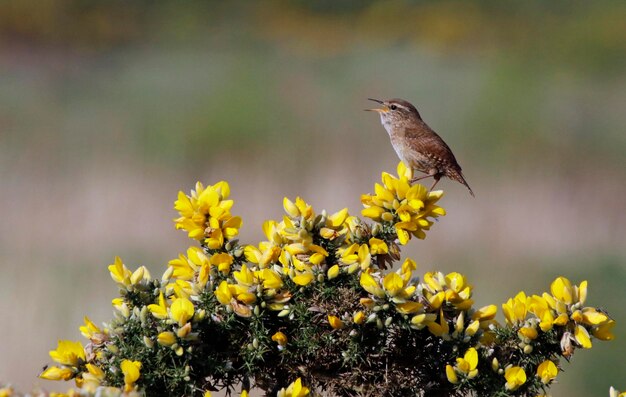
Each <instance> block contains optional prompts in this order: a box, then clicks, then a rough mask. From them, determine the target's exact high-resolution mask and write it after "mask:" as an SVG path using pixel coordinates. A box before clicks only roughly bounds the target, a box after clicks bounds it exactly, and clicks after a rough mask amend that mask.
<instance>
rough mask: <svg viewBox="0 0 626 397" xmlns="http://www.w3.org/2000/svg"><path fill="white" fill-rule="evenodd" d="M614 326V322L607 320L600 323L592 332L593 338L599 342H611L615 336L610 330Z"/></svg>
mask: <svg viewBox="0 0 626 397" xmlns="http://www.w3.org/2000/svg"><path fill="white" fill-rule="evenodd" d="M614 326H615V320H608V321H606V322H604V323H601V324H600V325H598V326H597V327H594V328H593V330H592V333H593V336H595V337H596V338H598V339H600V340H613V339H615V336H614V335H613V333H612V332H611V329H612V328H613V327H614Z"/></svg>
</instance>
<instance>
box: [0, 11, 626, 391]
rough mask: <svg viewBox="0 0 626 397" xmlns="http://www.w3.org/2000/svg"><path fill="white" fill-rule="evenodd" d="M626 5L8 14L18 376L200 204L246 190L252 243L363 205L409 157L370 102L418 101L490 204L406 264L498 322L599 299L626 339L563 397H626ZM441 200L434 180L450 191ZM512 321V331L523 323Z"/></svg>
mask: <svg viewBox="0 0 626 397" xmlns="http://www.w3.org/2000/svg"><path fill="white" fill-rule="evenodd" d="M625 20H626V2H616V1H604V0H597V1H594V2H571V1H564V0H563V1H561V0H555V1H550V2H547V1H536V0H530V1H524V2H515V1H491V0H483V1H476V2H461V1H438V2H426V1H384V2H383V1H379V2H377V1H364V0H344V1H331V0H318V1H305V0H299V1H289V2H287V1H283V2H278V1H266V2H246V1H234V2H218V1H215V2H197V1H187V2H184V3H181V2H174V1H161V2H153V1H147V0H144V1H140V0H136V1H133V2H126V1H109V2H100V1H86V0H85V1H70V0H38V1H35V0H21V1H17V0H15V1H13V0H9V1H2V2H0V214H1V219H2V220H1V221H0V318H1V319H2V326H1V327H0V357H2V359H1V360H0V381H5V382H6V381H9V382H12V383H13V384H14V385H16V386H17V387H18V388H19V389H21V390H30V389H31V388H32V387H34V386H44V387H47V388H50V389H53V390H54V389H57V390H58V389H61V390H64V389H66V388H67V387H69V384H68V385H67V387H66V385H64V384H58V383H53V382H45V381H41V380H38V379H37V377H36V376H37V374H38V373H39V371H40V369H41V367H42V366H43V365H44V364H46V363H49V362H50V359H49V357H48V354H47V353H48V351H49V350H51V349H53V348H55V347H56V341H57V339H72V340H79V339H81V340H82V337H81V336H80V333H79V331H78V326H79V325H81V324H82V317H83V316H84V315H89V316H90V318H91V319H92V320H94V321H95V322H96V323H101V322H103V321H108V320H109V319H110V317H111V306H110V299H111V298H113V297H115V296H116V294H117V290H116V287H115V285H114V284H113V282H112V281H111V280H110V278H109V274H108V271H107V265H108V264H110V263H112V262H113V258H114V256H116V255H119V256H121V257H122V259H123V260H124V262H125V263H126V264H127V265H128V266H129V267H131V268H133V269H134V268H136V267H137V266H139V265H146V266H147V267H148V268H149V269H151V271H152V272H153V275H160V274H161V273H162V271H163V270H164V269H165V266H166V264H167V262H168V261H169V260H170V259H172V258H175V257H176V256H177V255H178V253H179V252H184V250H186V248H187V247H188V245H189V244H192V243H191V242H190V241H189V240H187V238H186V237H185V233H183V232H177V231H176V230H174V228H173V224H172V222H171V220H172V218H174V217H175V216H176V213H175V212H174V210H173V202H174V200H175V199H176V194H177V192H178V190H184V191H186V192H188V191H189V190H190V189H191V188H193V185H194V183H195V182H196V181H198V180H199V181H203V182H204V183H208V184H212V183H214V182H217V181H219V180H222V179H225V180H228V181H229V182H230V183H231V188H232V197H233V198H234V199H235V207H234V209H233V213H234V214H240V215H242V216H243V219H244V228H243V230H242V233H241V238H242V241H243V242H256V241H257V240H258V239H260V238H261V237H262V233H261V224H262V222H263V220H265V219H269V218H274V219H276V218H279V217H280V216H281V214H282V204H281V203H282V197H283V196H289V197H291V198H294V197H295V196H296V195H300V196H302V197H303V198H305V199H306V200H307V201H309V202H310V203H311V204H312V205H313V206H314V208H315V209H316V210H318V211H319V210H321V209H323V208H326V209H327V210H328V211H332V212H334V211H336V210H339V209H341V208H343V207H346V206H347V207H349V209H350V212H351V213H354V214H359V213H360V209H361V205H360V200H359V198H360V194H361V193H368V192H372V191H373V185H374V183H375V182H377V181H379V179H380V172H381V171H389V172H395V167H396V165H397V162H398V159H397V158H396V155H395V153H394V151H393V149H392V148H391V145H390V144H389V139H388V136H387V134H386V132H385V131H384V129H383V127H382V126H381V125H380V121H379V119H378V117H377V116H376V115H374V114H370V113H365V112H363V109H364V108H367V107H370V105H371V103H370V102H368V101H367V100H366V98H367V97H374V98H390V97H400V98H405V99H407V100H409V101H411V102H413V103H414V104H415V105H416V106H417V108H418V109H419V110H420V112H421V114H422V116H423V118H424V120H425V121H426V122H427V123H429V124H430V126H431V127H433V129H435V131H437V132H439V133H440V134H441V135H442V136H443V137H444V139H445V140H446V141H447V142H448V144H449V145H450V146H451V147H452V149H453V150H454V153H455V154H456V157H457V159H458V160H459V162H460V163H461V165H462V166H463V169H464V172H465V175H466V177H467V179H468V181H469V183H470V185H471V186H472V188H473V189H474V191H475V192H476V198H475V199H474V198H472V197H471V196H470V195H469V194H468V192H467V191H466V190H465V188H464V187H463V186H462V185H460V184H458V183H455V182H451V181H449V180H444V181H442V182H441V183H440V185H439V187H440V188H443V189H444V190H445V191H446V197H444V199H443V200H442V205H443V206H444V207H445V208H446V209H447V210H448V216H446V217H444V218H442V219H441V220H440V222H439V223H438V224H436V225H435V226H434V227H433V229H432V231H431V232H430V233H429V234H428V237H427V238H426V240H424V241H415V242H412V243H411V244H410V245H409V246H408V247H407V248H406V249H405V251H404V252H403V254H404V255H405V256H406V255H408V256H411V257H413V258H414V259H416V261H417V262H418V263H419V266H420V268H419V270H420V271H422V272H425V271H429V270H433V269H437V270H441V271H444V272H450V271H460V272H462V273H464V274H466V275H467V276H468V278H469V280H470V282H471V283H472V284H473V285H474V288H475V301H476V304H477V305H478V306H482V305H486V304H490V303H496V304H500V303H502V302H505V301H506V300H507V299H508V298H509V297H510V296H514V295H515V294H516V293H517V292H518V291H520V290H524V291H526V292H527V293H540V292H542V291H545V290H548V289H549V284H550V282H551V281H552V280H553V278H554V277H556V276H558V275H565V276H567V277H569V278H570V279H571V280H572V281H573V282H576V283H579V282H580V281H582V280H589V298H588V303H589V304H590V305H594V306H601V307H603V308H605V309H606V310H608V311H609V312H610V313H611V314H612V315H613V316H614V318H615V319H616V320H617V327H616V328H615V334H616V340H615V341H613V342H595V343H594V347H593V349H592V351H578V352H577V353H576V355H575V356H574V358H573V362H572V363H571V364H568V363H566V362H564V363H563V367H564V370H565V372H564V373H562V374H560V375H559V378H558V381H559V383H558V384H557V385H556V386H554V387H553V389H552V394H553V395H554V396H606V395H608V389H609V386H611V385H614V386H615V387H617V388H619V389H626V378H625V377H624V368H626V359H625V358H624V355H623V352H624V351H626V332H625V331H624V330H625V329H626V306H625V304H624V302H626V288H624V282H626V237H625V236H626V199H625V197H626V154H625V153H626V40H625V38H626V24H625V23H624V21H625ZM429 183H430V182H429ZM500 319H501V320H502V317H501V314H500Z"/></svg>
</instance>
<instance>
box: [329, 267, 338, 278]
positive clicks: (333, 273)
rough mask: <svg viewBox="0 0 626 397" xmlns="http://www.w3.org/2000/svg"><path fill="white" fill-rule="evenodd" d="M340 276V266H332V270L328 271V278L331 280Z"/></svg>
mask: <svg viewBox="0 0 626 397" xmlns="http://www.w3.org/2000/svg"><path fill="white" fill-rule="evenodd" d="M338 275H339V265H333V266H331V267H330V269H328V272H326V277H328V279H329V280H332V279H334V278H335V277H337V276H338Z"/></svg>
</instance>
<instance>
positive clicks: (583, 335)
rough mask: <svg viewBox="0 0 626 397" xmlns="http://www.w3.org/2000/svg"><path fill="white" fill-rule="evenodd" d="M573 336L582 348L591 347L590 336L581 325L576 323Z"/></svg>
mask: <svg viewBox="0 0 626 397" xmlns="http://www.w3.org/2000/svg"><path fill="white" fill-rule="evenodd" d="M574 338H575V339H576V342H578V343H579V344H580V346H582V347H583V348H584V349H591V338H590V337H589V332H587V329H586V328H585V327H583V326H582V325H577V326H576V328H575V329H574Z"/></svg>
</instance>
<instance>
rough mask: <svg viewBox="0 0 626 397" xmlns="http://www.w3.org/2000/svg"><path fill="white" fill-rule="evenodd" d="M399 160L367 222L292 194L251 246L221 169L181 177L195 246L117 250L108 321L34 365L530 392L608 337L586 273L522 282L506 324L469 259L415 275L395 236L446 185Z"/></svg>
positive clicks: (338, 389)
mask: <svg viewBox="0 0 626 397" xmlns="http://www.w3.org/2000/svg"><path fill="white" fill-rule="evenodd" d="M397 173H398V175H397V176H392V175H390V174H388V173H383V174H382V184H376V185H375V188H374V194H366V195H363V196H362V197H361V201H362V203H363V205H364V207H365V208H364V209H363V210H362V216H363V217H364V218H368V221H365V220H363V219H361V218H359V217H356V216H352V215H349V214H348V211H347V209H343V210H341V211H338V212H336V213H333V214H328V213H326V212H324V211H322V212H321V213H319V214H318V213H316V212H315V211H314V210H313V208H312V207H311V206H310V205H309V204H307V203H306V202H305V201H304V200H303V199H301V198H296V199H295V200H294V201H291V200H289V199H287V198H285V199H284V201H283V206H284V209H285V212H286V214H285V215H284V217H283V219H282V220H280V221H273V220H269V221H266V222H265V223H264V224H263V232H264V233H265V236H266V238H267V240H266V241H262V242H260V243H259V244H258V245H243V244H241V243H239V241H238V240H237V239H236V237H237V235H238V233H239V229H240V227H241V225H242V220H241V218H240V217H238V216H234V215H233V214H232V213H231V211H232V210H233V201H232V200H230V199H229V193H230V192H229V185H228V183H226V182H218V183H216V184H215V185H210V186H203V185H202V184H200V183H198V184H196V187H195V190H193V191H191V194H190V195H187V194H185V193H183V192H180V193H179V194H178V199H177V200H176V203H175V209H176V210H177V211H178V212H179V213H180V217H179V218H177V219H175V224H176V228H177V229H182V230H184V231H186V232H187V233H188V235H189V237H190V238H191V239H192V240H195V241H196V242H197V243H198V246H192V247H191V248H189V249H188V250H187V252H186V254H181V255H180V256H179V257H178V258H177V259H174V260H172V261H170V262H169V264H168V267H167V269H166V271H165V273H164V274H163V276H162V277H160V278H153V277H151V275H150V273H149V272H148V270H147V269H146V268H144V267H140V268H138V269H137V270H135V271H131V270H129V269H128V268H127V267H126V266H125V265H124V264H123V263H122V261H121V260H120V259H119V258H116V259H115V262H114V263H113V264H112V265H110V266H109V270H110V272H111V276H112V278H113V280H114V281H115V282H116V283H117V284H118V286H119V287H120V297H118V298H115V299H114V300H113V307H114V309H115V310H114V318H113V320H111V322H109V323H108V324H105V325H104V326H103V327H99V326H97V325H95V324H94V323H93V322H91V321H90V320H89V319H88V318H85V324H84V325H83V326H82V327H80V331H81V333H82V334H83V335H84V336H85V337H86V338H87V343H86V344H85V345H82V344H81V343H79V342H71V341H59V344H58V347H57V349H56V350H53V351H51V352H50V356H51V358H52V359H53V360H54V362H55V364H54V365H53V366H49V367H47V368H46V369H45V370H44V371H43V373H42V374H41V377H42V378H45V379H53V380H70V379H74V380H75V383H76V386H77V388H78V389H76V390H73V391H70V392H68V394H72V395H79V394H80V395H99V396H109V395H110V396H118V395H137V394H140V395H141V394H143V395H147V396H208V395H210V394H211V392H212V391H218V390H228V391H229V392H230V391H235V392H237V393H239V392H240V393H241V395H247V393H248V390H250V389H251V388H257V389H260V390H263V391H265V393H267V394H268V395H278V396H284V397H287V396H294V397H295V396H305V395H308V394H312V395H324V396H416V395H421V396H467V395H475V396H537V395H543V394H545V392H546V391H547V389H548V388H549V386H550V385H551V384H552V383H553V382H554V380H555V379H556V377H557V375H558V373H559V371H560V365H561V358H565V359H567V360H569V359H570V357H571V356H572V354H573V353H574V352H575V350H576V349H577V348H585V349H588V348H591V346H592V340H593V339H594V338H596V339H599V340H610V339H612V338H613V335H612V334H611V328H612V327H613V326H614V324H615V322H614V321H613V320H612V319H611V318H610V317H609V315H608V314H607V313H605V312H603V311H602V310H599V309H596V308H593V307H587V306H585V300H586V297H587V282H585V281H583V282H581V283H580V284H579V285H574V284H572V283H571V282H570V281H569V280H568V279H566V278H564V277H558V278H557V279H556V280H554V281H553V282H552V284H551V285H550V288H549V292H544V293H543V294H541V295H527V294H526V293H524V292H520V293H518V294H517V295H516V296H515V297H514V298H511V299H509V300H508V301H507V302H506V303H504V304H503V305H502V310H503V312H504V323H499V322H497V321H496V320H495V316H496V312H497V307H496V305H488V306H485V307H480V308H475V307H474V306H473V300H472V294H473V291H472V286H471V284H470V283H469V282H468V280H467V279H466V278H465V277H464V276H463V275H462V274H460V273H456V272H455V273H450V274H447V275H446V274H443V273H441V272H436V271H434V272H427V273H425V274H423V275H422V276H421V277H417V276H416V275H415V271H416V264H415V262H414V261H413V260H411V259H405V260H403V261H401V259H400V248H401V246H403V245H405V244H407V243H409V242H410V241H411V240H412V239H413V238H417V239H423V238H425V236H426V233H427V231H428V230H429V229H430V228H431V226H433V223H434V221H435V220H436V219H437V218H438V217H440V216H443V215H445V211H444V209H443V208H442V207H440V206H439V201H440V199H441V197H442V195H443V192H441V191H434V192H429V191H427V189H426V188H425V187H423V186H421V185H419V184H415V185H412V186H411V185H410V183H409V181H410V179H411V178H412V173H411V170H409V169H407V168H406V167H405V166H404V165H403V164H402V163H400V164H399V165H398V169H397ZM396 265H398V266H396ZM394 269H396V270H394ZM616 393H617V392H616Z"/></svg>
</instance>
